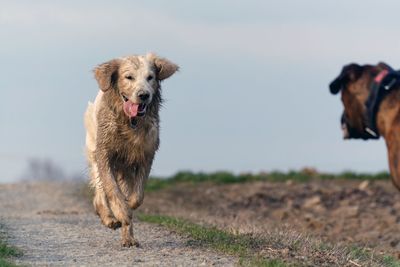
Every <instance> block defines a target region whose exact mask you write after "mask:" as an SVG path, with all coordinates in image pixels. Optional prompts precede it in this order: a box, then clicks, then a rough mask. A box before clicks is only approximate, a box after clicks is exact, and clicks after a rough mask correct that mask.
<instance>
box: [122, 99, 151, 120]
mask: <svg viewBox="0 0 400 267" xmlns="http://www.w3.org/2000/svg"><path fill="white" fill-rule="evenodd" d="M125 99H126V98H124V112H125V114H126V115H127V116H128V117H129V118H134V117H142V116H144V115H145V114H146V108H147V104H145V103H141V104H136V103H133V102H132V101H130V100H128V99H126V101H125Z"/></svg>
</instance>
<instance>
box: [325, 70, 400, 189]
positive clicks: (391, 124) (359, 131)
mask: <svg viewBox="0 0 400 267" xmlns="http://www.w3.org/2000/svg"><path fill="white" fill-rule="evenodd" d="M388 69H389V67H388V66H387V65H386V64H384V63H379V64H378V65H363V66H360V65H358V64H349V65H346V66H344V67H343V69H342V71H341V73H340V75H339V76H338V77H337V78H336V79H335V80H334V81H333V82H332V83H331V84H330V91H331V93H332V94H337V93H338V92H339V91H340V92H341V98H342V102H343V105H344V112H343V116H342V129H343V133H344V138H345V139H347V138H361V139H369V138H374V136H373V134H371V131H370V130H369V128H370V123H369V122H370V119H369V118H370V117H371V116H369V115H370V112H369V109H368V110H367V101H370V95H371V94H372V93H374V92H373V90H376V88H374V87H373V85H374V83H375V84H376V83H377V82H380V80H381V78H383V77H384V75H385V73H386V72H387V70H388ZM399 89H400V81H399V82H396V83H393V84H392V86H391V88H390V91H389V90H388V91H387V92H384V96H383V97H382V98H381V100H380V101H379V105H376V112H375V113H374V114H375V115H374V118H373V121H374V123H373V124H375V128H376V131H377V132H378V133H375V134H377V136H378V137H379V135H382V137H383V138H384V139H385V142H386V146H387V150H388V158H389V167H390V173H391V176H392V181H393V184H394V185H395V186H396V187H397V188H398V189H400V164H399V163H400V90H399ZM368 116H369V117H368ZM375 138H377V137H375Z"/></svg>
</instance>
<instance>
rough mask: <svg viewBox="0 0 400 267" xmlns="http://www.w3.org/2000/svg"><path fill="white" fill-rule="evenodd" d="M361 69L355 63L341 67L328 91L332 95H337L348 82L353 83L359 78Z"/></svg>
mask: <svg viewBox="0 0 400 267" xmlns="http://www.w3.org/2000/svg"><path fill="white" fill-rule="evenodd" d="M362 71H363V68H362V67H361V66H360V65H358V64H355V63H352V64H349V65H346V66H344V67H343V69H342V72H341V73H340V74H339V76H338V77H337V78H336V79H335V80H333V81H332V82H331V84H330V85H329V89H330V91H331V93H332V94H334V95H335V94H337V93H339V91H340V90H341V89H342V88H343V86H344V85H345V84H346V83H348V82H354V81H356V80H357V79H358V78H360V76H361V74H362Z"/></svg>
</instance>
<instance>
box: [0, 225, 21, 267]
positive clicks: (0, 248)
mask: <svg viewBox="0 0 400 267" xmlns="http://www.w3.org/2000/svg"><path fill="white" fill-rule="evenodd" d="M21 255H22V253H21V251H19V250H18V249H16V248H14V247H12V246H9V245H8V244H7V243H6V241H5V237H4V232H3V230H2V228H1V225H0V267H16V266H17V265H15V264H13V263H12V262H11V260H10V259H11V258H12V257H19V256H21Z"/></svg>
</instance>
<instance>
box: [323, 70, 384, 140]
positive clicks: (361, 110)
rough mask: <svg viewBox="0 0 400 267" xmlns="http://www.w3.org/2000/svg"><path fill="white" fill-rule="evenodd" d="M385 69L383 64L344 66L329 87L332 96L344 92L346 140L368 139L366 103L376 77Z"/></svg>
mask: <svg viewBox="0 0 400 267" xmlns="http://www.w3.org/2000/svg"><path fill="white" fill-rule="evenodd" d="M383 69H384V65H383V64H378V65H376V66H372V65H363V66H360V65H358V64H354V63H352V64H349V65H346V66H344V67H343V69H342V71H341V73H340V74H339V76H338V77H337V78H336V79H335V80H333V82H331V84H330V85H329V88H330V91H331V93H332V94H337V93H339V92H342V94H341V98H342V102H343V106H344V111H343V115H342V118H341V123H342V130H343V138H344V139H348V138H361V139H367V138H368V134H367V133H366V132H365V127H366V121H365V118H366V116H365V114H366V112H367V110H366V106H365V103H366V101H367V99H368V96H369V94H370V87H371V83H372V81H373V79H374V77H375V76H376V75H377V74H378V73H379V72H380V71H381V70H383Z"/></svg>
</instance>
